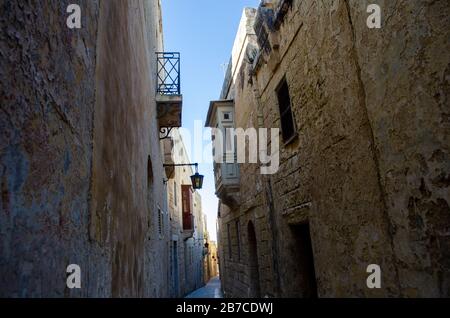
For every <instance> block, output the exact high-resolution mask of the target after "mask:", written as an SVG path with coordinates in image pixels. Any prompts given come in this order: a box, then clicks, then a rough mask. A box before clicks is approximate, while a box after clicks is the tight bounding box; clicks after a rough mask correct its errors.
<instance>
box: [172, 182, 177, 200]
mask: <svg viewBox="0 0 450 318" xmlns="http://www.w3.org/2000/svg"><path fill="white" fill-rule="evenodd" d="M173 201H174V204H175V206H177V183H176V182H175V181H174V182H173Z"/></svg>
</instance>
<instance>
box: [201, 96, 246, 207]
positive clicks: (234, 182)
mask: <svg viewBox="0 0 450 318" xmlns="http://www.w3.org/2000/svg"><path fill="white" fill-rule="evenodd" d="M234 124H235V123H234V101H233V100H218V101H212V102H211V103H210V106H209V110H208V116H207V119H206V127H210V128H218V129H220V130H222V135H223V136H225V129H227V128H231V127H234ZM215 138H216V136H214V135H213V136H212V139H213V152H214V153H215V152H216V146H218V145H219V144H220V143H219V144H217V145H216V143H215V141H216V139H215ZM222 147H224V143H222ZM223 154H224V157H223V162H216V163H214V179H215V186H216V195H217V196H218V197H219V199H220V200H221V201H222V203H224V204H226V205H227V206H229V207H236V206H238V205H239V202H240V176H239V165H238V164H237V163H236V161H237V160H236V159H237V158H236V152H235V151H234V152H232V153H227V152H226V151H225V149H224V151H223ZM227 159H231V160H230V161H232V162H234V163H228V162H229V161H228V160H227Z"/></svg>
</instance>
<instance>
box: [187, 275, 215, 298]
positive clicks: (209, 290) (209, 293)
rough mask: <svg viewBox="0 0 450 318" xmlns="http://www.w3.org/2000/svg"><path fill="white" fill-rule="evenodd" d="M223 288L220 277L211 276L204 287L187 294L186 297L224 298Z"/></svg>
mask: <svg viewBox="0 0 450 318" xmlns="http://www.w3.org/2000/svg"><path fill="white" fill-rule="evenodd" d="M221 288H222V287H221V284H220V277H219V276H216V277H213V278H211V280H210V281H209V282H208V283H207V284H206V285H205V286H204V287H202V288H199V289H197V290H195V291H193V292H192V293H190V294H189V295H187V296H186V298H223V294H222V290H221Z"/></svg>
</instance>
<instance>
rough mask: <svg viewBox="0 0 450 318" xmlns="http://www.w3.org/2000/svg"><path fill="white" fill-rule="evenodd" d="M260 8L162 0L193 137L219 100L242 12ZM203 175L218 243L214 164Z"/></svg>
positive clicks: (225, 1)
mask: <svg viewBox="0 0 450 318" xmlns="http://www.w3.org/2000/svg"><path fill="white" fill-rule="evenodd" d="M258 4H259V0H193V1H187V0H162V10H163V29H164V46H165V48H164V50H165V51H172V52H180V53H181V90H182V94H183V127H184V128H187V129H189V130H191V131H192V136H193V134H194V133H193V129H194V121H195V120H201V121H202V124H203V126H204V123H205V119H206V113H207V111H208V107H209V102H210V101H211V100H216V99H218V98H219V95H220V90H221V88H222V83H223V79H224V70H223V65H224V64H226V63H228V60H229V59H230V56H231V49H232V47H233V43H234V38H235V36H236V32H237V29H238V26H239V21H240V19H241V16H242V11H243V9H244V8H245V7H254V8H256V7H257V6H258ZM208 136H209V134H208ZM204 144H205V145H206V144H208V141H204ZM188 152H189V149H188ZM192 158H193V157H192V156H191V160H192ZM199 172H200V173H201V174H204V175H205V180H204V186H203V189H202V190H200V195H201V196H202V204H203V212H204V213H205V214H206V215H207V216H208V230H209V233H210V235H211V238H212V239H213V240H215V239H216V219H217V198H216V196H215V194H214V191H215V189H214V175H213V168H212V164H200V165H199Z"/></svg>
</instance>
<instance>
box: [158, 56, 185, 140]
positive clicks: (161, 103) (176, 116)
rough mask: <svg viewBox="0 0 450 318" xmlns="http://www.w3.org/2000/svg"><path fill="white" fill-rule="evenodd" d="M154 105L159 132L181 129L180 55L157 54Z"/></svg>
mask: <svg viewBox="0 0 450 318" xmlns="http://www.w3.org/2000/svg"><path fill="white" fill-rule="evenodd" d="M156 62H157V85H156V104H157V118H158V123H159V127H160V130H161V131H163V130H165V131H166V132H168V131H169V130H170V128H173V127H181V112H182V104H183V96H182V95H181V83H180V53H177V52H157V53H156Z"/></svg>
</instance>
